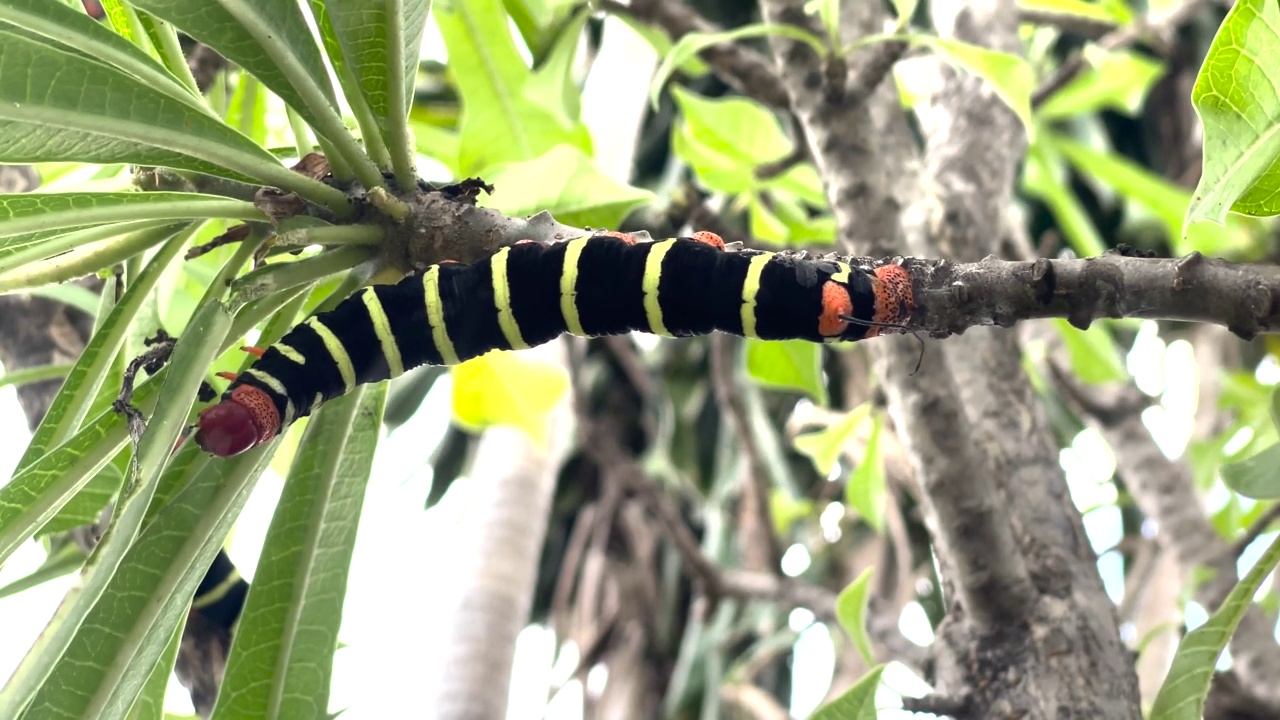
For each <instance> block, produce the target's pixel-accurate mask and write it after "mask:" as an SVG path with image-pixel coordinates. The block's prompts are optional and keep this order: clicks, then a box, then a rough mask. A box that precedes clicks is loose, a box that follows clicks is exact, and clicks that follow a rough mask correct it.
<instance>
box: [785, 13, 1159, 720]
mask: <svg viewBox="0 0 1280 720" xmlns="http://www.w3.org/2000/svg"><path fill="white" fill-rule="evenodd" d="M763 7H764V13H765V17H766V19H767V20H769V21H772V22H783V23H789V24H794V25H799V26H802V27H806V28H808V29H810V30H818V29H817V28H815V27H814V24H813V21H812V20H811V18H810V17H808V16H806V15H805V13H804V11H803V3H801V2H798V1H794V0H766V2H764V3H763ZM844 8H845V13H844V17H843V18H842V21H843V22H842V25H843V28H842V29H843V33H844V40H845V41H846V42H848V41H851V40H853V39H855V38H857V37H860V36H864V35H866V34H868V33H871V32H877V31H879V30H880V29H881V25H882V23H883V20H884V18H883V16H881V15H880V11H879V4H876V3H847V4H845V5H844ZM932 9H933V11H934V13H935V17H934V20H935V23H936V24H937V25H938V27H939V28H940V30H941V32H942V34H943V35H950V36H953V37H957V38H959V39H963V40H967V41H970V42H976V43H980V44H984V45H988V46H996V47H1000V48H1003V49H1016V48H1017V44H1016V35H1015V32H1016V26H1015V22H1016V18H1017V13H1016V9H1015V7H1014V4H1013V3H1012V2H988V3H970V4H967V5H965V4H960V3H934V4H933V5H932ZM978 29H981V32H978ZM819 32H820V31H819ZM772 47H773V49H774V52H775V55H776V59H777V66H778V71H779V73H780V74H781V75H782V77H783V82H784V84H785V85H786V87H787V91H788V95H789V97H790V99H791V107H792V109H793V110H794V111H795V113H796V114H797V116H798V117H799V119H800V121H801V124H802V125H803V127H804V130H805V135H806V137H807V138H808V139H809V144H810V150H811V152H812V154H813V156H814V160H815V163H816V164H817V166H818V168H819V171H820V173H821V175H822V177H823V179H824V181H825V183H826V189H827V196H828V200H829V201H830V203H831V205H832V208H833V210H834V212H835V215H836V219H837V222H838V223H839V227H840V236H841V240H842V241H844V242H846V243H848V244H849V245H850V246H852V247H853V248H854V249H856V250H857V251H859V252H868V253H870V254H876V255H886V254H894V253H899V254H905V253H907V252H911V253H913V254H921V255H935V256H937V255H942V256H947V257H952V258H955V259H957V260H960V261H966V260H968V261H973V260H977V259H979V258H981V257H982V256H984V255H986V254H988V253H990V252H995V251H997V250H998V249H999V247H998V241H999V239H1000V238H1001V237H1002V235H1003V233H1002V227H1003V213H1004V212H1005V210H1006V208H1007V207H1008V205H1009V201H1010V194H1011V188H1012V181H1013V176H1014V171H1015V167H1016V164H1017V162H1018V160H1019V159H1020V156H1021V153H1022V151H1023V140H1022V130H1021V128H1020V126H1019V125H1018V122H1017V119H1016V118H1015V117H1014V116H1013V115H1012V113H1011V112H1010V111H1009V110H1008V109H1007V108H1005V107H1004V106H1003V105H1002V104H1001V102H1000V101H999V100H998V99H997V98H996V97H995V96H994V94H993V93H991V92H990V91H989V90H988V89H987V88H986V87H985V86H984V85H983V83H982V82H981V81H980V80H978V79H976V78H972V77H969V76H965V75H961V74H958V73H956V72H953V71H945V72H944V75H943V78H942V83H941V86H940V88H941V89H940V91H939V92H938V93H937V94H936V95H935V97H934V98H933V99H932V102H931V104H930V105H928V106H927V107H926V108H924V109H922V111H921V113H922V121H923V122H924V123H925V124H926V126H927V136H928V141H927V145H926V148H925V151H924V155H923V158H920V157H917V155H916V153H915V150H914V149H913V148H911V146H910V145H908V144H907V143H905V142H903V141H901V140H900V138H902V137H904V136H905V130H904V129H903V127H902V126H903V125H904V121H903V118H902V116H901V111H900V110H899V109H897V108H898V99H897V97H896V93H895V92H894V89H893V87H892V85H891V84H888V83H880V84H879V86H878V87H876V86H875V85H871V86H868V85H866V83H868V82H870V83H876V82H877V81H878V80H879V78H877V77H876V73H875V72H872V70H876V69H878V68H880V67H883V66H884V65H885V62H884V54H885V53H889V52H891V49H886V48H889V46H886V45H879V46H873V47H872V48H871V49H870V50H866V51H861V52H859V53H855V54H854V55H853V56H852V58H851V59H850V68H851V69H850V71H849V72H848V73H847V77H848V78H849V80H848V81H847V83H846V82H845V80H844V78H845V77H846V76H845V75H841V74H840V73H833V72H832V70H831V67H830V64H829V63H827V64H826V65H825V67H824V61H823V59H822V58H820V57H819V56H818V55H817V54H815V53H814V52H813V51H812V49H811V48H809V47H808V46H806V45H804V44H802V43H798V42H793V41H790V40H785V39H774V40H772ZM869 68H870V69H871V70H869ZM880 75H881V76H882V75H883V72H880ZM833 77H834V78H836V80H835V81H834V82H833V80H832V78H833ZM872 87H875V89H872ZM863 99H865V100H866V102H862V100H863ZM873 110H874V111H873ZM921 164H922V165H923V169H922V172H921V173H920V174H919V175H918V176H916V175H914V174H913V173H912V171H913V170H914V169H915V168H916V167H918V166H920V165H921ZM913 184H914V185H915V186H916V187H923V188H927V192H926V193H925V194H924V195H923V197H918V196H913V195H910V194H907V193H906V191H905V190H904V189H905V188H909V187H911V186H912V185H913ZM907 208H910V209H912V210H916V211H918V212H922V213H923V219H924V222H923V226H922V227H921V228H920V229H921V230H922V232H920V233H919V234H918V235H915V236H914V237H912V238H911V242H908V235H909V232H908V229H907V227H906V226H907V222H908V218H906V217H904V209H907ZM875 355H876V359H877V362H876V367H877V370H878V372H879V374H880V375H881V377H883V378H884V380H885V385H886V392H887V395H888V398H889V409H890V413H891V415H892V417H893V419H894V422H895V424H896V426H897V430H898V433H899V435H900V436H901V437H902V439H903V441H904V443H905V445H906V447H907V450H908V454H909V457H910V458H911V459H912V461H913V463H914V464H915V467H916V474H917V477H919V478H920V480H921V487H922V489H923V491H924V500H925V503H924V504H925V510H926V520H927V522H928V525H929V527H930V529H931V532H932V533H933V538H934V546H935V549H936V551H937V553H938V559H939V563H940V565H941V568H942V574H943V577H944V578H945V582H944V590H945V593H946V597H947V600H948V611H949V612H948V616H947V618H946V620H945V622H944V623H943V625H942V627H941V628H940V632H939V634H938V639H937V641H936V643H935V647H934V655H935V659H936V665H935V677H934V678H933V681H934V684H935V688H936V691H937V693H938V695H939V696H940V698H941V699H943V700H944V701H945V702H941V703H935V705H937V704H943V705H946V706H948V707H951V708H953V709H955V710H956V712H957V713H960V714H963V715H965V716H973V717H989V716H996V717H1027V718H1050V717H1052V718H1097V717H1107V718H1139V717H1141V714H1140V709H1139V704H1138V688H1137V679H1136V676H1135V673H1134V670H1133V666H1132V659H1131V657H1130V654H1129V653H1128V651H1127V650H1126V649H1125V648H1124V646H1123V645H1122V643H1121V641H1120V637H1119V633H1118V629H1117V623H1116V615H1115V612H1114V609H1113V607H1112V605H1111V602H1110V600H1109V599H1108V598H1107V595H1106V594H1105V592H1103V588H1102V583H1101V579H1100V578H1099V576H1098V572H1097V569H1096V565H1095V562H1096V559H1095V557H1094V554H1093V552H1092V549H1091V548H1090V546H1089V544H1088V542H1087V539H1086V537H1085V534H1084V530H1083V526H1082V523H1081V519H1080V516H1079V513H1078V512H1077V511H1076V510H1075V508H1074V507H1073V506H1072V504H1071V501H1070V497H1069V495H1068V493H1067V488H1066V483H1065V479H1064V477H1063V475H1062V471H1061V469H1060V468H1059V467H1058V464H1057V448H1056V445H1055V443H1054V442H1053V439H1052V437H1051V435H1050V434H1049V429H1048V425H1047V422H1046V420H1045V417H1044V415H1043V411H1042V409H1041V408H1040V406H1039V403H1038V401H1037V399H1036V398H1035V396H1034V394H1033V391H1032V389H1031V387H1030V385H1029V383H1028V382H1027V380H1026V378H1025V376H1024V374H1023V373H1022V370H1021V368H1020V366H1019V357H1020V348H1019V346H1018V344H1017V339H1016V337H1015V336H1014V335H1013V334H1011V333H1008V332H1005V331H1001V330H992V329H983V328H979V329H977V330H971V331H969V332H968V333H966V334H965V335H963V336H961V337H959V338H955V339H952V340H950V341H949V342H948V343H946V345H945V347H942V348H932V349H931V352H930V353H929V355H930V356H929V357H928V358H926V363H925V366H924V367H923V368H921V370H920V372H919V373H917V374H916V375H914V376H912V377H907V375H908V374H909V373H910V371H911V368H912V367H913V366H914V364H915V362H914V357H913V355H914V348H911V347H910V345H909V343H905V342H903V341H902V340H896V341H894V340H890V341H883V342H877V343H876V347H875Z"/></svg>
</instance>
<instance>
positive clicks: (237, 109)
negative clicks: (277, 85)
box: [227, 72, 267, 145]
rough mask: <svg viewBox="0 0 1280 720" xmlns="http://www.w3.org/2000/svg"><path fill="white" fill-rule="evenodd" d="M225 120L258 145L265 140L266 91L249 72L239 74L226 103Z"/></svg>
mask: <svg viewBox="0 0 1280 720" xmlns="http://www.w3.org/2000/svg"><path fill="white" fill-rule="evenodd" d="M227 120H229V121H230V123H231V125H232V126H233V127H235V129H237V130H239V131H240V132H242V133H244V134H245V137H247V138H249V139H250V140H252V141H254V142H256V143H258V144H259V145H262V144H265V143H266V142H267V92H266V90H265V89H264V88H263V87H262V83H260V82H258V79H257V78H255V77H254V76H252V75H250V74H249V73H246V72H242V73H240V74H239V78H238V79H237V82H236V89H235V92H233V93H232V94H231V102H230V103H229V104H228V105H227Z"/></svg>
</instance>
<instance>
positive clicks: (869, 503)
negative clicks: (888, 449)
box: [844, 415, 886, 532]
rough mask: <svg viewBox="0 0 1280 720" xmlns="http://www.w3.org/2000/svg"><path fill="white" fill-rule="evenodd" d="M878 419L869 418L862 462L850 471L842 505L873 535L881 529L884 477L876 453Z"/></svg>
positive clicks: (879, 424)
mask: <svg viewBox="0 0 1280 720" xmlns="http://www.w3.org/2000/svg"><path fill="white" fill-rule="evenodd" d="M882 425H883V421H882V419H881V416H880V415H872V416H871V434H870V435H868V436H867V449H866V452H864V453H863V455H862V462H860V463H858V469H857V470H854V472H853V477H851V478H849V482H848V483H847V484H846V485H845V488H844V499H845V502H847V503H849V505H850V507H852V508H853V509H854V510H857V511H858V514H859V515H861V516H862V519H863V520H866V521H867V524H868V525H870V526H871V527H872V528H873V529H874V530H875V531H876V532H879V531H881V530H883V529H884V501H885V495H886V491H885V476H884V459H883V457H881V453H880V428H881V426H882Z"/></svg>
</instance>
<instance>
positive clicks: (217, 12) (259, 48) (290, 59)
mask: <svg viewBox="0 0 1280 720" xmlns="http://www.w3.org/2000/svg"><path fill="white" fill-rule="evenodd" d="M132 4H133V5H135V6H136V7H138V8H141V9H143V10H146V11H147V12H149V13H151V14H152V15H155V16H156V17H159V18H161V19H163V20H165V21H167V22H169V23H172V24H173V25H174V26H176V27H180V28H182V30H183V31H184V32H187V33H189V34H190V35H191V36H192V37H194V38H195V39H197V40H199V41H200V42H202V43H204V44H205V45H208V46H209V47H211V48H213V49H214V50H217V51H218V53H219V54H220V55H222V56H223V57H225V58H226V59H228V60H230V61H231V62H233V63H235V64H236V65H238V66H240V67H242V68H244V69H245V70H247V71H248V72H250V73H252V74H253V75H254V76H255V77H257V78H258V79H259V80H261V81H262V84H264V85H266V86H267V87H269V88H271V91H272V92H274V93H275V94H276V95H279V96H280V98H281V99H282V100H284V101H285V102H286V103H288V104H289V105H290V106H291V107H292V108H293V109H294V110H297V111H298V112H299V113H301V114H302V116H303V117H305V118H306V119H307V121H308V122H309V123H311V124H312V125H313V126H316V125H318V123H317V115H316V113H315V107H313V106H312V103H309V102H308V100H313V101H314V100H315V99H316V98H313V97H304V96H305V95H307V94H309V93H318V94H319V98H322V99H324V100H326V101H328V103H329V106H330V108H332V107H333V106H334V102H335V99H336V98H335V96H334V93H333V86H332V85H330V83H329V76H328V73H327V72H326V71H325V67H324V60H323V59H322V57H321V55H320V49H319V48H318V47H317V46H316V43H315V39H314V37H313V36H312V34H311V29H310V28H308V27H307V22H306V20H305V19H304V18H303V16H302V12H301V9H300V8H299V7H298V4H297V3H292V2H244V1H243V0H228V1H227V2H219V3H200V4H199V5H192V4H191V3H189V2H187V1H186V0H136V1H135V2H134V3H132ZM330 111H331V112H332V110H330Z"/></svg>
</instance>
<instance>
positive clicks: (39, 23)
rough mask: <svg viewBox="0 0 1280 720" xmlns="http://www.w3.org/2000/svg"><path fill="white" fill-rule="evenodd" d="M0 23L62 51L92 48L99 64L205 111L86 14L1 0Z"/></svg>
mask: <svg viewBox="0 0 1280 720" xmlns="http://www.w3.org/2000/svg"><path fill="white" fill-rule="evenodd" d="M0 20H3V21H7V22H11V23H13V24H14V25H17V26H18V27H21V28H23V29H25V30H31V31H34V32H37V33H39V34H41V35H44V36H45V37H46V38H48V40H49V41H51V42H52V43H55V44H57V45H59V46H61V47H62V49H63V50H66V51H70V52H78V51H82V50H83V49H85V48H93V55H94V57H96V58H97V59H98V60H99V61H101V62H103V63H107V64H110V65H114V66H115V67H117V68H119V69H120V70H123V71H124V72H126V73H128V74H130V75H132V76H134V77H135V78H137V79H138V80H139V81H141V82H142V83H143V84H145V85H147V86H149V87H152V88H154V89H156V90H158V91H160V92H162V93H164V94H165V95H168V96H169V97H171V98H173V99H174V100H177V101H179V102H181V103H183V104H185V105H189V106H190V107H191V108H192V109H194V110H196V111H198V112H201V113H208V112H209V109H208V106H207V105H205V104H204V99H203V98H200V97H198V96H196V95H193V94H192V93H191V91H190V90H188V89H187V87H186V86H185V85H183V84H182V82H181V81H179V80H178V79H177V78H175V77H174V76H173V75H172V74H170V73H169V71H168V70H167V69H166V68H165V67H164V66H162V65H160V64H159V63H157V62H156V61H155V59H154V58H152V57H151V56H150V55H148V54H147V53H145V52H143V51H142V50H140V49H139V48H138V46H136V45H134V44H133V43H131V42H129V41H128V40H126V39H125V38H124V37H121V36H120V35H117V34H116V33H113V32H111V31H110V30H108V29H107V28H106V27H104V26H103V25H102V24H101V23H99V22H97V21H95V20H94V19H93V18H91V17H89V15H88V13H85V12H83V11H78V10H75V9H72V8H71V7H70V6H68V5H64V4H62V3H57V2H48V0H5V2H3V3H0Z"/></svg>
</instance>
